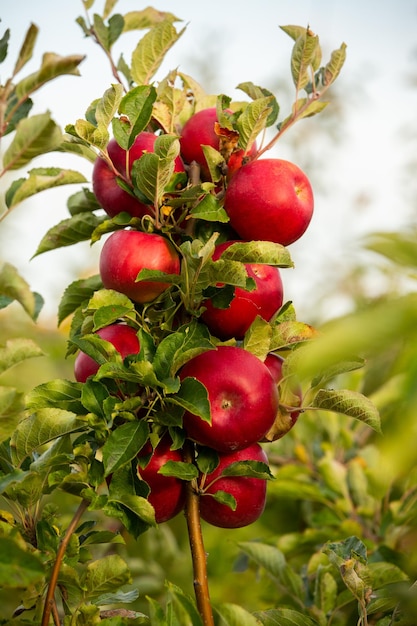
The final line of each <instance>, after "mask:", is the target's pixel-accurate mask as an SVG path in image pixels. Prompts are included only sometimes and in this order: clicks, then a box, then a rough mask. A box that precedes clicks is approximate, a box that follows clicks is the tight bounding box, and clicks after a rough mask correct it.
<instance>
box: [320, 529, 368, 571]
mask: <svg viewBox="0 0 417 626" xmlns="http://www.w3.org/2000/svg"><path fill="white" fill-rule="evenodd" d="M323 552H324V553H325V554H327V556H328V557H329V559H330V561H331V562H332V563H333V564H334V565H336V567H340V565H342V564H343V563H344V562H345V561H349V560H350V559H356V560H358V561H359V562H360V563H362V564H364V565H366V563H367V562H368V553H367V549H366V546H365V544H364V543H363V541H362V540H361V539H358V537H355V536H352V537H347V538H346V539H343V540H342V541H334V542H331V541H329V542H327V543H326V544H325V546H324V547H323Z"/></svg>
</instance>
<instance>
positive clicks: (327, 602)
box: [314, 570, 338, 615]
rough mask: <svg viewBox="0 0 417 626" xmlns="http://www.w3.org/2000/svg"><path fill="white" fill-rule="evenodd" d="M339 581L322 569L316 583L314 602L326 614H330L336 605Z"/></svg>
mask: <svg viewBox="0 0 417 626" xmlns="http://www.w3.org/2000/svg"><path fill="white" fill-rule="evenodd" d="M337 593H338V589H337V582H336V580H335V579H334V577H333V576H332V574H330V572H326V571H324V570H320V572H319V574H318V581H317V584H316V585H315V591H314V604H315V605H316V606H317V607H318V608H319V609H320V610H321V611H322V612H323V613H324V614H325V615H329V614H330V613H331V612H332V611H333V609H334V608H335V606H336V599H337Z"/></svg>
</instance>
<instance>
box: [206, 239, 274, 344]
mask: <svg viewBox="0 0 417 626" xmlns="http://www.w3.org/2000/svg"><path fill="white" fill-rule="evenodd" d="M233 243H235V242H234V241H226V242H224V243H221V244H219V245H218V246H216V249H215V251H214V254H213V260H214V261H216V260H217V259H219V258H220V256H221V255H222V253H223V252H224V250H226V249H227V248H228V247H229V246H231V245H232V244H233ZM245 267H246V271H247V273H248V276H250V277H251V278H253V279H254V281H255V283H256V288H255V289H254V290H253V291H246V290H245V289H243V288H242V287H236V288H235V291H234V297H233V300H232V301H231V303H230V306H229V307H228V308H227V309H219V308H216V307H215V306H214V305H213V304H212V302H211V300H206V301H205V302H204V306H205V307H206V310H205V311H204V313H203V314H202V316H201V319H202V320H203V322H204V323H205V324H206V325H207V327H208V329H209V330H210V332H211V333H212V334H213V335H215V336H216V337H218V338H219V339H222V340H226V339H231V338H232V337H235V338H236V339H242V338H243V336H244V334H245V332H246V331H247V330H248V328H249V326H250V325H251V324H252V322H253V321H254V320H255V318H256V317H257V316H258V315H259V316H260V317H262V318H263V319H264V320H266V321H267V322H268V321H269V320H270V319H271V317H272V316H273V315H274V313H276V311H277V310H278V309H279V308H280V307H281V306H282V300H283V286H282V281H281V275H280V273H279V270H278V268H276V267H271V266H270V265H264V264H260V263H246V264H245Z"/></svg>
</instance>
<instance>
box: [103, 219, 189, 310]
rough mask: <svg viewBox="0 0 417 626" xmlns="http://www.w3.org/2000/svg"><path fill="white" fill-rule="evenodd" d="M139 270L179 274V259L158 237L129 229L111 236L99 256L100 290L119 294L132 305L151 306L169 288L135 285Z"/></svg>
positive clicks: (154, 283) (149, 283)
mask: <svg viewBox="0 0 417 626" xmlns="http://www.w3.org/2000/svg"><path fill="white" fill-rule="evenodd" d="M142 269H149V270H159V271H161V272H165V273H166V274H179V273H180V258H179V256H178V254H177V252H176V250H175V248H174V246H173V245H172V244H171V243H170V241H168V239H166V238H165V237H163V236H162V235H158V234H155V233H143V232H140V231H137V230H129V229H123V230H117V231H115V232H114V233H112V234H111V235H110V236H109V237H108V239H107V240H106V241H105V243H104V245H103V248H102V250H101V254H100V276H101V280H102V282H103V285H104V287H105V288H106V289H114V290H115V291H119V292H120V293H123V294H125V295H126V296H128V297H129V298H130V299H131V300H133V301H134V302H138V303H141V304H144V303H147V302H152V301H153V300H155V298H157V297H158V296H160V295H161V294H162V293H163V292H164V291H165V289H167V287H169V284H168V283H164V282H157V281H152V280H144V281H139V282H136V278H137V276H138V274H139V272H140V271H141V270H142Z"/></svg>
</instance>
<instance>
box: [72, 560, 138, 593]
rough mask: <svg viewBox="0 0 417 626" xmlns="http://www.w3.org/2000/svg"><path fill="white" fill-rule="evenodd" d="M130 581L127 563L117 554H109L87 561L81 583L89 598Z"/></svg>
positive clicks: (110, 591) (108, 591)
mask: <svg viewBox="0 0 417 626" xmlns="http://www.w3.org/2000/svg"><path fill="white" fill-rule="evenodd" d="M130 582H131V575H130V571H129V568H128V566H127V563H126V562H125V561H124V560H123V559H122V558H121V557H120V556H119V555H118V554H109V555H108V556H105V557H103V558H101V559H96V560H94V561H92V562H91V563H88V565H87V568H86V571H85V574H84V576H83V580H82V584H83V587H84V588H85V590H86V593H87V596H88V597H89V599H90V600H92V599H94V598H97V597H98V596H100V595H101V594H103V593H112V592H113V591H114V590H115V589H118V588H119V587H122V586H123V585H127V584H129V583H130Z"/></svg>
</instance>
